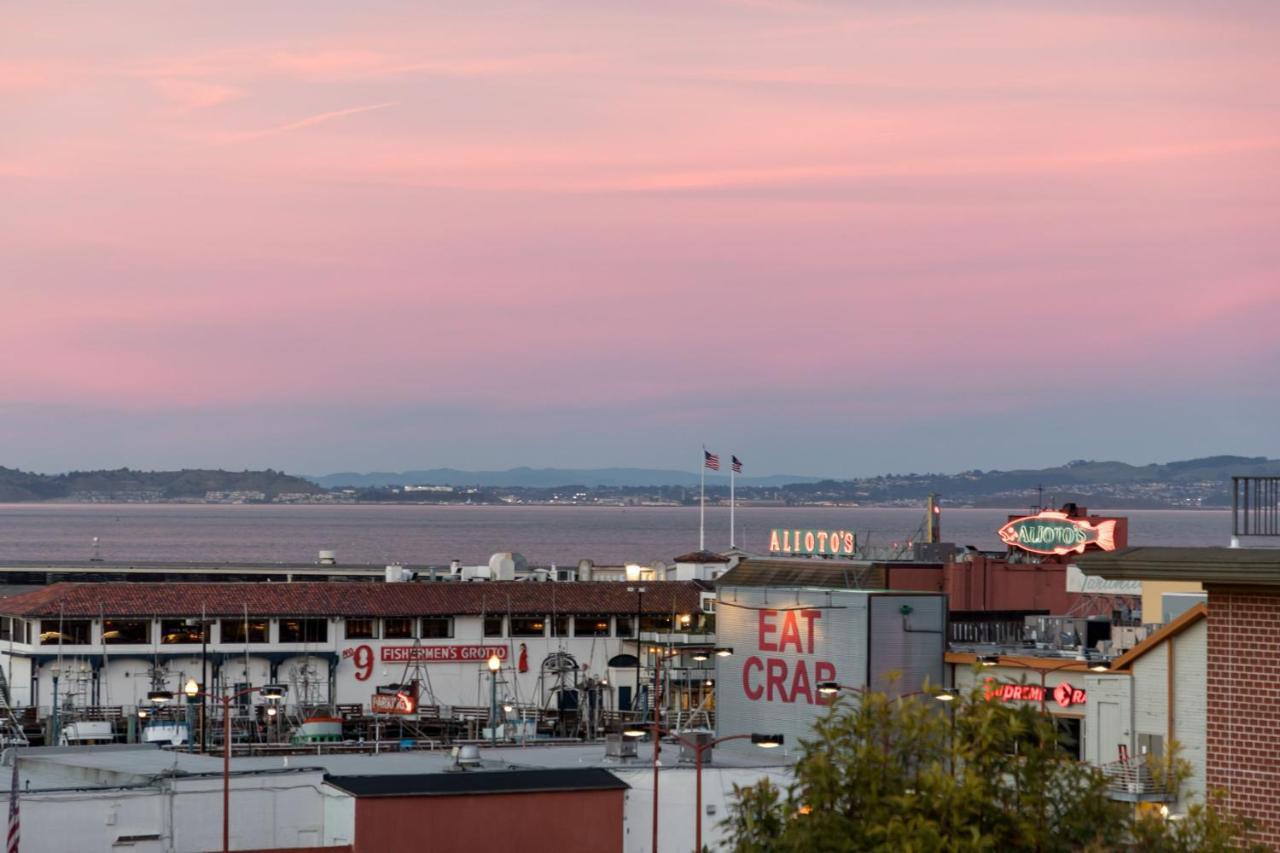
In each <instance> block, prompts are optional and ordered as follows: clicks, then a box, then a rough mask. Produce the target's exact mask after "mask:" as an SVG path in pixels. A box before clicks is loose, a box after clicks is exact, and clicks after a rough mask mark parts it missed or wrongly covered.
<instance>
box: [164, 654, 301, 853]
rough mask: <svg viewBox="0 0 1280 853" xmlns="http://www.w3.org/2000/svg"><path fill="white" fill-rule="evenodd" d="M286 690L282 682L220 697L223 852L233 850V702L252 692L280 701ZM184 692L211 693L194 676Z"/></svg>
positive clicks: (206, 694)
mask: <svg viewBox="0 0 1280 853" xmlns="http://www.w3.org/2000/svg"><path fill="white" fill-rule="evenodd" d="M285 690H286V688H285V686H284V685H282V684H264V685H263V686H261V687H248V688H245V689H244V690H239V691H236V692H235V693H230V692H227V693H223V694H222V695H221V696H220V697H218V698H219V699H220V700H221V702H222V853H229V851H230V850H231V703H232V702H234V701H235V700H237V699H239V698H240V697H241V696H248V695H250V694H252V693H261V694H262V698H263V699H266V700H267V701H268V702H279V701H280V700H281V699H283V698H284V694H285ZM182 692H183V693H185V694H187V697H188V698H189V699H194V698H195V697H197V696H208V695H209V694H208V693H206V692H205V691H203V690H201V689H200V685H199V684H197V683H196V680H195V679H194V678H192V679H191V680H189V681H188V682H187V683H186V685H184V686H183V688H182Z"/></svg>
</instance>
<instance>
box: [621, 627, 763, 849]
mask: <svg viewBox="0 0 1280 853" xmlns="http://www.w3.org/2000/svg"><path fill="white" fill-rule="evenodd" d="M639 625H640V623H639V622H637V623H636V627H637V628H639ZM639 648H640V634H639V632H638V631H637V633H636V650H637V651H639ZM708 651H710V652H713V653H715V655H716V656H717V657H728V656H729V655H731V654H733V649H730V648H726V647H718V648H717V647H712V646H704V647H700V648H693V649H690V648H684V649H671V650H669V651H667V652H663V651H662V650H661V649H657V648H655V649H654V650H653V652H654V655H653V690H652V698H653V729H652V731H653V849H654V851H655V853H656V851H657V849H658V770H659V767H660V765H659V764H658V753H660V752H661V751H662V745H661V743H660V741H661V739H662V720H661V718H660V716H659V715H660V713H661V706H660V705H659V703H658V698H659V697H658V689H659V685H661V684H662V661H663V659H664V658H673V657H676V656H678V655H680V654H683V653H684V652H692V653H693V655H692V656H693V657H695V659H696V657H697V655H698V654H699V653H701V654H703V656H704V657H703V659H704V660H705V659H706V653H707V652H708ZM637 657H638V655H637ZM638 672H639V669H638V667H637V673H638ZM639 683H640V682H639V675H638V674H637V680H636V684H637V686H638V685H639ZM637 732H638V733H639V734H637ZM623 734H625V735H629V736H631V737H638V736H640V735H643V734H644V729H643V728H642V727H641V725H640V723H639V722H638V721H637V722H636V723H633V724H632V727H631V728H628V729H626V730H625V731H623ZM676 737H679V736H678V735H677V736H676ZM743 737H746V736H745V735H743ZM717 743H718V741H717ZM699 761H701V758H699ZM698 784H699V785H701V784H702V774H701V773H699V774H698ZM701 796H702V793H701V788H699V793H698V797H699V801H701ZM699 810H701V806H699ZM698 835H699V837H701V835H702V824H701V822H699V824H698ZM698 849H699V850H701V849H702V847H701V845H699V847H698Z"/></svg>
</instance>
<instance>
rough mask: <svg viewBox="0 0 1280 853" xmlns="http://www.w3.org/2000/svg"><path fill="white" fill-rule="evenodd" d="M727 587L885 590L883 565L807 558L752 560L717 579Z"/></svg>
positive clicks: (721, 585)
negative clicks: (811, 587)
mask: <svg viewBox="0 0 1280 853" xmlns="http://www.w3.org/2000/svg"><path fill="white" fill-rule="evenodd" d="M716 586H717V587H727V586H814V587H831V588H837V589H884V586H885V577H884V566H883V564H873V563H868V562H865V561H856V562H855V561H848V560H818V559H809V558H807V557H749V558H747V559H745V560H743V561H742V562H740V563H738V565H736V566H734V567H733V568H732V569H730V570H729V571H727V572H725V573H724V574H722V575H721V576H720V577H719V578H717V579H716Z"/></svg>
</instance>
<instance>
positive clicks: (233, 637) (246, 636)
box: [40, 616, 329, 646]
mask: <svg viewBox="0 0 1280 853" xmlns="http://www.w3.org/2000/svg"><path fill="white" fill-rule="evenodd" d="M278 621H279V634H280V636H279V640H278V641H279V642H281V643H323V642H326V641H327V640H328V639H329V620H328V619H323V618H320V619H280V620H278ZM215 623H216V624H217V625H218V627H219V629H220V631H221V637H222V642H224V643H267V642H270V640H269V639H268V634H269V630H270V620H268V619H266V618H262V617H254V616H251V617H249V618H248V619H221V620H210V622H209V626H210V627H212V625H213V624H215ZM91 625H92V622H91V621H90V620H88V619H41V620H40V645H42V646H57V645H64V644H65V645H70V646H77V645H79V646H87V645H89V644H90V643H91V642H92V639H91ZM152 625H153V622H152V620H150V619H103V620H102V642H103V644H105V645H108V646H137V645H147V644H150V643H151V628H152ZM204 633H205V632H204V631H202V630H201V627H200V620H198V619H193V620H190V621H188V620H186V619H161V620H160V633H159V636H158V638H157V639H158V640H159V642H160V643H161V644H162V645H166V646H169V645H184V644H198V643H201V642H203V641H204V640H205V637H204ZM208 642H213V636H212V634H210V635H209V637H208Z"/></svg>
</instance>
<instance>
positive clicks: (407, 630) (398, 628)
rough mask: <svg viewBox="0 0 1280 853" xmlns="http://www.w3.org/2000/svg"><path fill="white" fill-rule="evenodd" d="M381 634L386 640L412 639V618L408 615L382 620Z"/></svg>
mask: <svg viewBox="0 0 1280 853" xmlns="http://www.w3.org/2000/svg"><path fill="white" fill-rule="evenodd" d="M382 636H383V639H387V640H412V639H413V620H412V619H410V618H409V617H408V616H397V617H396V618H395V619H383V620H382Z"/></svg>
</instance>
